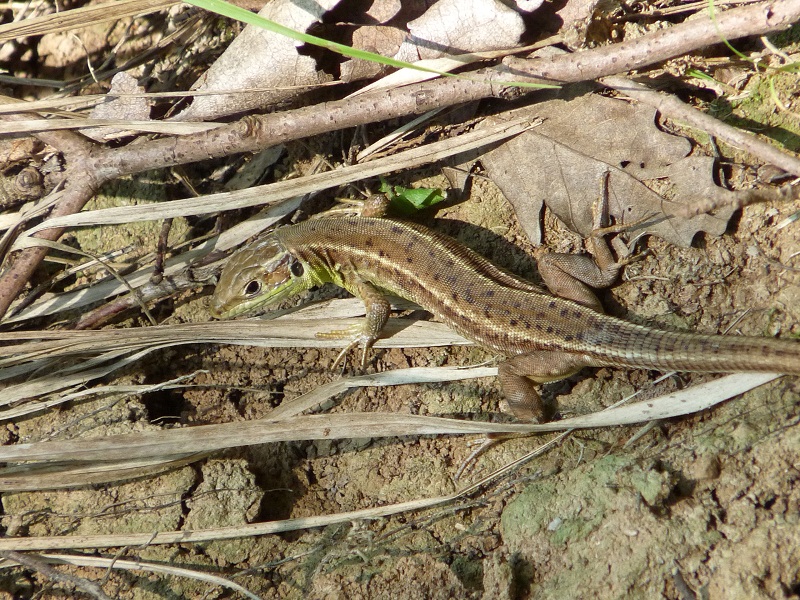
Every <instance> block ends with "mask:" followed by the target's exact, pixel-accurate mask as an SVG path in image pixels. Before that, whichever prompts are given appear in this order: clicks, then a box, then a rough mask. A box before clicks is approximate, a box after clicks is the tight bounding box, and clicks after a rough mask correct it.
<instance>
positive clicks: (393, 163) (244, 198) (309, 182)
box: [27, 119, 530, 235]
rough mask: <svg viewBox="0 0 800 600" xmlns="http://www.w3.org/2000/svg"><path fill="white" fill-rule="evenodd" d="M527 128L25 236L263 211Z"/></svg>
mask: <svg viewBox="0 0 800 600" xmlns="http://www.w3.org/2000/svg"><path fill="white" fill-rule="evenodd" d="M529 127H530V122H529V121H528V120H527V119H517V120H514V121H509V122H508V123H504V124H502V125H499V126H497V127H494V128H491V129H481V130H480V131H473V132H470V133H465V134H463V135H459V136H456V137H453V138H448V139H446V140H442V141H439V142H434V143H432V144H428V145H425V146H420V147H418V148H413V149H411V150H406V151H404V152H400V153H398V154H395V155H392V156H388V157H384V158H381V159H379V160H374V161H371V162H368V163H364V164H361V165H353V166H350V167H345V168H342V169H337V170H336V171H333V172H326V173H318V174H315V175H309V176H308V177H303V178H301V179H292V180H289V181H280V182H278V183H272V184H268V185H263V186H258V187H254V188H249V189H246V190H239V191H236V192H227V193H223V194H210V195H208V196H202V197H200V198H188V199H184V200H173V201H172V202H163V203H161V204H159V205H155V206H154V205H146V206H129V207H122V206H121V207H116V208H106V209H102V210H95V211H87V212H82V213H78V214H74V215H68V216H64V217H59V218H53V219H48V220H46V221H45V222H44V223H42V224H41V225H39V226H37V227H34V228H33V229H31V230H29V231H28V232H27V234H28V235H30V234H33V233H35V232H37V231H41V230H42V229H48V228H52V227H81V226H87V225H113V224H120V223H127V222H129V221H142V220H150V221H153V220H158V219H167V218H174V217H185V216H191V215H200V214H206V213H212V212H218V211H223V210H234V209H237V208H247V207H251V206H259V205H262V204H267V203H270V202H277V201H278V200H284V199H286V198H290V197H293V196H299V195H302V194H309V193H312V192H317V191H320V190H324V189H330V188H333V187H337V186H340V185H344V184H347V183H352V182H354V181H359V180H361V179H366V178H368V177H375V176H377V175H383V174H385V173H389V172H392V171H400V170H404V169H410V168H413V167H419V166H421V165H425V164H429V163H432V162H436V161H438V160H441V159H443V158H447V157H449V156H453V155H455V154H460V153H462V152H467V151H469V150H473V149H475V148H481V147H485V146H489V145H491V144H493V143H496V142H499V141H502V140H505V139H508V138H510V137H513V136H515V135H517V134H519V133H522V132H523V131H525V130H527V129H528V128H529Z"/></svg>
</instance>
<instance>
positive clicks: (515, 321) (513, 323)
mask: <svg viewBox="0 0 800 600" xmlns="http://www.w3.org/2000/svg"><path fill="white" fill-rule="evenodd" d="M508 323H509V325H511V326H512V327H514V326H515V325H516V324H517V320H516V319H511V320H510V321H509V322H508Z"/></svg>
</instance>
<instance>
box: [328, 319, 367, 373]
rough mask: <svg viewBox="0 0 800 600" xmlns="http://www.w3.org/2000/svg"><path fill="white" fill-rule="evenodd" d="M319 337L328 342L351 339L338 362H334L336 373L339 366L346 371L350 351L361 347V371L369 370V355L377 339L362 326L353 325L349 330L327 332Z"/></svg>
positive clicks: (333, 368) (337, 357)
mask: <svg viewBox="0 0 800 600" xmlns="http://www.w3.org/2000/svg"><path fill="white" fill-rule="evenodd" d="M317 337H318V338H321V339H326V340H341V339H349V340H350V343H348V344H347V346H345V347H344V348H342V351H341V352H339V354H338V355H337V356H336V360H334V361H333V367H332V370H333V371H336V370H337V369H338V368H339V366H340V365H341V366H342V369H343V370H344V366H345V365H346V359H347V354H348V353H349V352H350V350H353V349H354V348H358V347H361V348H362V352H361V370H362V371H364V370H366V368H367V353H368V352H369V350H370V348H372V346H373V345H374V344H375V341H376V340H377V338H376V337H375V336H374V335H372V334H370V333H367V332H365V331H364V328H363V327H362V326H361V325H352V326H351V327H348V328H347V329H339V330H336V331H327V332H322V333H317Z"/></svg>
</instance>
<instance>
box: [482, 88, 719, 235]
mask: <svg viewBox="0 0 800 600" xmlns="http://www.w3.org/2000/svg"><path fill="white" fill-rule="evenodd" d="M520 112H522V113H527V114H529V115H530V116H531V118H534V117H538V118H541V119H543V122H542V124H541V125H539V126H538V127H536V128H535V129H532V130H530V131H527V132H525V133H523V134H521V135H519V136H517V137H516V138H514V139H512V140H509V141H508V142H506V143H504V144H502V145H501V146H499V147H498V148H496V149H494V150H491V151H490V152H488V153H487V154H485V155H484V156H483V157H482V158H481V162H482V163H483V165H484V167H485V168H486V171H487V173H488V175H489V176H490V177H491V178H492V180H493V181H494V182H495V183H496V184H497V186H498V187H499V188H500V189H501V190H502V192H503V194H505V196H506V197H507V198H508V200H509V201H510V202H511V204H512V205H513V206H514V210H515V211H516V213H517V217H518V219H519V221H520V224H521V225H522V227H523V229H524V230H525V233H526V234H527V235H528V237H529V238H530V239H531V241H533V242H534V243H536V244H539V243H541V241H542V231H541V212H542V207H543V205H545V204H546V205H547V207H548V208H549V209H550V210H551V211H552V212H553V213H554V214H555V215H556V216H557V217H558V218H559V219H561V221H563V222H564V224H566V225H567V226H568V227H569V228H570V229H571V230H573V231H575V232H577V233H579V234H581V235H582V236H584V237H587V236H588V235H589V234H591V232H592V227H593V219H592V207H593V205H594V204H595V203H596V202H597V201H598V199H600V198H601V197H602V196H603V194H605V193H606V192H607V194H608V214H609V216H610V217H611V220H612V222H614V223H616V224H626V225H632V227H631V229H630V230H629V232H628V233H629V235H631V236H633V235H639V234H641V233H642V232H646V233H649V234H652V235H656V236H658V237H660V238H662V239H664V240H666V241H667V242H670V243H672V244H676V245H679V246H689V245H690V244H691V243H692V239H693V238H694V236H695V235H696V234H697V232H698V231H705V232H707V233H710V234H712V235H722V233H724V232H725V229H726V227H727V222H728V219H730V217H731V215H732V214H733V211H734V209H733V208H729V209H723V210H720V211H718V212H717V213H716V214H713V215H711V214H701V215H697V216H694V217H691V218H684V217H676V216H675V214H676V213H677V212H678V209H679V208H680V207H682V206H685V205H686V204H693V203H696V202H698V201H699V200H701V199H702V198H703V197H704V196H706V195H708V193H713V194H714V195H717V196H718V195H719V194H720V193H723V194H725V193H729V192H726V191H725V190H722V188H720V187H718V186H716V185H715V184H714V182H713V163H714V161H713V159H711V158H709V157H705V156H691V157H689V156H687V155H688V154H689V152H690V151H691V144H690V142H689V141H688V140H687V139H685V138H682V137H678V136H674V135H670V134H667V133H665V132H663V131H661V130H660V129H658V127H656V125H655V111H654V110H653V109H652V108H649V107H646V106H643V105H636V104H630V103H628V102H624V101H621V100H613V99H610V98H605V97H602V96H597V95H594V94H589V95H586V96H582V97H579V98H576V99H574V100H570V101H564V100H553V101H549V102H544V103H541V104H537V105H535V106H532V107H528V108H525V109H523V110H522V111H514V112H513V116H514V117H519V116H521V115H520ZM656 190H657V191H656ZM640 221H644V222H643V223H641V224H639V225H633V224H635V223H639V222H640Z"/></svg>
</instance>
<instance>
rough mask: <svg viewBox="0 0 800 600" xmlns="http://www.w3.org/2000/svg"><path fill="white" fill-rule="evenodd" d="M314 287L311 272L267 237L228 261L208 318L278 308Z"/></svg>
mask: <svg viewBox="0 0 800 600" xmlns="http://www.w3.org/2000/svg"><path fill="white" fill-rule="evenodd" d="M313 285H315V281H314V277H313V273H312V270H311V269H310V268H308V266H307V265H305V264H303V262H301V261H300V260H298V259H297V258H296V257H295V256H292V254H291V253H290V252H289V251H288V250H287V249H286V248H285V247H284V246H283V245H282V244H281V243H280V242H279V241H278V240H276V239H275V238H274V237H272V236H267V237H266V238H263V239H261V240H256V241H255V242H253V243H252V244H250V245H248V246H245V247H244V248H242V249H241V250H239V251H237V252H235V253H234V254H233V255H232V256H231V257H230V259H229V260H228V262H227V264H226V265H225V267H224V268H223V269H222V273H221V274H220V277H219V282H218V283H217V287H216V289H215V290H214V295H213V296H212V298H211V314H212V315H214V316H215V317H217V318H222V319H228V318H231V317H235V316H238V315H241V314H244V313H246V312H250V311H252V310H255V309H257V308H262V307H266V306H269V305H270V304H277V303H278V302H281V301H282V300H285V299H286V298H289V297H290V296H293V295H294V294H298V293H300V292H302V291H303V290H307V289H309V288H310V287H312V286H313Z"/></svg>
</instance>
